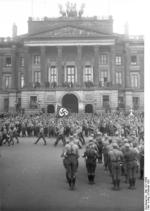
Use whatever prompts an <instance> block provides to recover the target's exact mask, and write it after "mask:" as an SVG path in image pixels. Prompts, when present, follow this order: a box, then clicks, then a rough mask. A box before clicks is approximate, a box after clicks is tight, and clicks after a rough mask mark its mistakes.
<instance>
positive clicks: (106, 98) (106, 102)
mask: <svg viewBox="0 0 150 211" xmlns="http://www.w3.org/2000/svg"><path fill="white" fill-rule="evenodd" d="M103 107H104V108H108V107H109V95H103Z"/></svg>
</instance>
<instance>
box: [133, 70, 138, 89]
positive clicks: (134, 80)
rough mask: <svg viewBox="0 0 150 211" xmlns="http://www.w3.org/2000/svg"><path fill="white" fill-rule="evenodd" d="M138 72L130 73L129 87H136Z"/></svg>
mask: <svg viewBox="0 0 150 211" xmlns="http://www.w3.org/2000/svg"><path fill="white" fill-rule="evenodd" d="M138 84H139V83H138V74H136V73H135V74H131V87H132V88H138Z"/></svg>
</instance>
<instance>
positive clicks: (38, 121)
mask: <svg viewBox="0 0 150 211" xmlns="http://www.w3.org/2000/svg"><path fill="white" fill-rule="evenodd" d="M19 137H37V140H36V141H35V142H34V144H37V143H38V142H39V140H40V139H42V140H43V141H44V145H47V144H48V143H47V140H51V138H53V139H55V142H54V146H55V147H56V146H57V145H58V144H59V142H60V141H62V144H63V146H64V149H63V153H62V157H63V160H64V166H65V168H66V178H67V181H68V183H70V180H69V178H68V171H67V165H66V163H67V162H68V161H67V162H66V160H67V159H68V158H69V156H70V155H71V156H72V155H74V156H75V157H76V158H77V160H78V158H79V152H78V149H80V148H84V150H85V152H84V154H83V157H84V158H85V162H86V167H87V174H88V180H89V183H90V184H93V183H94V178H95V169H96V166H97V163H103V165H104V169H105V170H106V171H108V172H109V174H110V175H111V177H112V183H113V185H114V189H115V190H118V189H119V188H120V177H121V175H124V176H125V181H126V182H127V183H129V188H130V189H134V188H135V183H136V182H135V181H136V174H137V171H138V172H139V177H140V179H143V176H144V175H143V174H144V113H140V112H136V113H134V114H133V113H129V114H125V113H123V112H114V113H99V114H96V113H95V114H84V113H78V114H71V115H69V116H67V117H63V118H56V116H55V115H54V114H44V113H40V114H33V115H27V114H24V115H18V114H16V115H10V116H5V117H3V118H1V119H0V146H2V145H4V144H8V146H10V145H14V144H15V140H16V143H19V142H20V140H19V139H20V138H19ZM53 139H52V140H53ZM71 146H72V147H71ZM70 147H71V148H70ZM74 149H75V150H74ZM77 163H78V162H77ZM77 163H76V168H75V169H76V171H77V167H78V165H77ZM74 183H75V180H74Z"/></svg>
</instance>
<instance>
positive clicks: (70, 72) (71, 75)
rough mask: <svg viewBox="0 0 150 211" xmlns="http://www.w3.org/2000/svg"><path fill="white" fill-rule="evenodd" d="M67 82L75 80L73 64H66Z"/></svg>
mask: <svg viewBox="0 0 150 211" xmlns="http://www.w3.org/2000/svg"><path fill="white" fill-rule="evenodd" d="M67 82H72V83H74V82H75V66H67Z"/></svg>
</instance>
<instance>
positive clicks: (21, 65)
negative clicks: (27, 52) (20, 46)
mask: <svg viewBox="0 0 150 211" xmlns="http://www.w3.org/2000/svg"><path fill="white" fill-rule="evenodd" d="M20 67H24V57H22V56H20Z"/></svg>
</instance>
